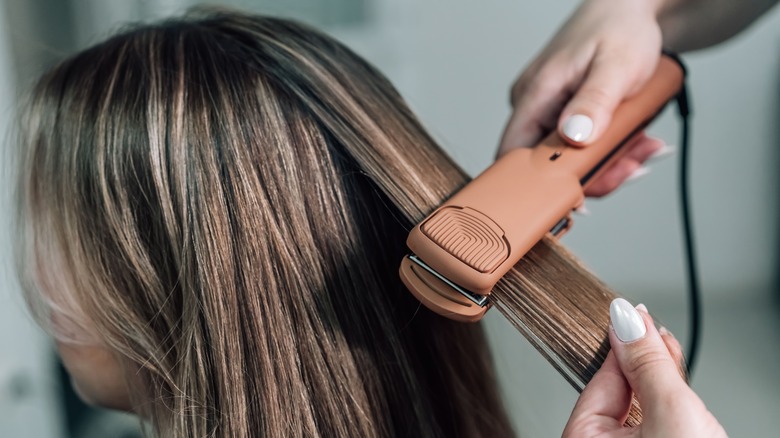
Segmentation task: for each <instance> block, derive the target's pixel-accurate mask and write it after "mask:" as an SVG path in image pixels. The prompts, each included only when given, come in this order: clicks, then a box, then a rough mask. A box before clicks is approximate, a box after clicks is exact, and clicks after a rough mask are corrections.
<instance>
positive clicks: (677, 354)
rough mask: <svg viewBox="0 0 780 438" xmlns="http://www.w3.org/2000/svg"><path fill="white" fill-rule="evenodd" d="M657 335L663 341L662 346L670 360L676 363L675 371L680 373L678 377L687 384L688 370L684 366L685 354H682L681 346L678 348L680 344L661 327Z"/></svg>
mask: <svg viewBox="0 0 780 438" xmlns="http://www.w3.org/2000/svg"><path fill="white" fill-rule="evenodd" d="M658 333H659V334H660V335H661V339H663V341H664V344H665V345H666V349H667V350H669V354H671V355H672V358H673V359H674V361H675V362H676V363H677V371H678V372H679V373H680V376H681V377H682V378H683V379H684V380H685V381H686V382H687V381H688V368H687V367H686V366H685V354H684V353H683V349H682V346H680V343H679V342H678V341H677V339H676V338H675V337H674V335H673V334H672V332H670V331H669V330H667V329H666V327H661V328H660V329H658Z"/></svg>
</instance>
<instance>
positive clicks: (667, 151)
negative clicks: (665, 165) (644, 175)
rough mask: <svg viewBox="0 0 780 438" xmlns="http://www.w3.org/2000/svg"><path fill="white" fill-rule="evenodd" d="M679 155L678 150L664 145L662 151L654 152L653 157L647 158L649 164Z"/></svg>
mask: <svg viewBox="0 0 780 438" xmlns="http://www.w3.org/2000/svg"><path fill="white" fill-rule="evenodd" d="M675 153H677V148H676V147H674V146H671V145H668V144H667V145H664V146H663V147H662V148H661V149H658V150H657V151H655V152H653V155H650V156H649V157H648V158H647V162H648V163H649V162H655V161H660V160H662V159H664V158H666V157H671V156H672V155H674V154H675Z"/></svg>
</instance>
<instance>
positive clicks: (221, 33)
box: [19, 12, 509, 436]
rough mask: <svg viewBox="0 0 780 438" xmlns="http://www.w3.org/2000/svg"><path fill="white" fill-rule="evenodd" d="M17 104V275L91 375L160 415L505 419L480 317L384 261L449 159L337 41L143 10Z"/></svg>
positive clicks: (268, 429)
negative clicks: (143, 22)
mask: <svg viewBox="0 0 780 438" xmlns="http://www.w3.org/2000/svg"><path fill="white" fill-rule="evenodd" d="M23 122H24V125H25V126H24V130H23V141H22V145H23V150H22V157H23V159H22V172H21V177H20V192H19V193H20V195H21V197H20V201H21V204H20V207H21V208H20V212H21V217H20V224H23V229H22V230H21V231H22V232H21V233H20V237H21V238H22V242H21V243H22V244H21V245H20V248H22V249H23V250H24V253H23V257H22V260H23V263H24V269H25V277H26V278H28V279H29V281H28V285H29V287H28V289H29V290H30V295H31V302H32V305H33V307H34V308H36V309H39V310H40V315H42V316H43V318H45V319H44V320H45V321H49V322H50V326H51V328H52V330H53V332H54V334H55V335H56V336H57V337H58V338H59V340H60V343H61V344H62V346H63V348H62V349H63V351H64V356H65V361H66V365H68V363H69V362H70V366H69V369H71V371H72V374H73V377H74V380H76V381H77V386H78V387H79V388H80V390H81V391H82V392H83V393H84V395H85V397H86V398H92V399H93V400H94V401H95V402H97V403H102V404H108V405H110V406H114V407H125V408H132V409H133V410H135V411H137V412H139V413H140V414H142V415H145V416H146V417H148V418H149V419H150V420H151V421H152V423H153V424H154V427H155V428H156V429H157V430H158V431H159V432H160V433H162V434H164V435H165V436H168V435H172V434H176V435H182V436H185V435H186V436H194V435H198V436H205V435H208V434H213V433H217V434H219V435H231V436H234V435H235V436H243V435H250V434H263V433H264V434H273V435H280V434H283V435H307V436H308V435H316V434H318V433H320V434H323V435H326V436H327V435H344V434H351V435H359V436H371V435H448V436H449V435H452V434H453V433H462V434H465V435H473V434H477V433H480V434H485V435H494V434H496V433H499V434H501V433H507V432H508V431H509V426H508V423H507V421H506V418H505V416H504V413H503V410H502V408H501V406H500V402H499V400H498V396H497V395H496V391H495V387H494V382H493V377H492V374H491V373H492V370H491V368H490V366H489V360H488V358H487V353H486V349H485V347H484V345H482V343H484V337H483V336H482V333H481V331H480V329H479V327H478V326H464V325H459V324H455V323H450V322H449V321H445V320H442V319H440V318H438V317H436V316H433V315H431V314H429V313H427V312H425V311H421V312H418V310H419V309H418V307H419V304H418V303H416V302H415V301H414V300H413V299H412V298H411V296H410V295H409V294H408V293H407V292H406V291H405V290H404V289H403V287H402V286H401V285H400V282H399V280H398V277H397V274H396V268H397V263H398V261H399V260H400V257H401V255H402V254H403V251H404V248H403V242H404V238H405V234H406V231H407V230H408V229H409V227H411V225H412V224H413V223H414V221H416V220H419V219H421V218H422V217H423V215H424V214H425V213H427V212H428V211H430V210H431V209H432V208H433V207H434V206H435V205H437V204H438V203H439V202H441V200H442V199H443V198H444V197H446V196H447V195H448V194H450V193H451V192H452V191H453V190H455V189H456V188H457V187H458V186H459V185H460V184H462V183H463V182H465V178H464V176H463V174H462V173H461V172H460V171H459V170H458V169H457V167H456V166H454V165H453V164H452V162H450V161H449V159H448V158H447V157H446V156H445V155H444V154H443V153H442V152H441V151H440V150H439V149H438V148H437V147H436V145H435V144H434V143H433V141H432V140H431V139H430V138H429V137H428V136H427V135H426V134H425V132H424V130H423V129H422V128H421V126H420V125H419V123H418V122H417V121H416V120H415V118H414V117H413V115H412V114H411V113H410V112H409V110H408V109H407V108H406V106H405V105H404V103H403V101H402V100H401V99H400V97H399V96H398V95H397V93H396V92H395V91H394V90H393V88H392V86H391V85H390V84H389V83H388V82H387V81H386V80H385V79H384V78H383V77H382V76H381V75H380V74H379V73H378V72H376V71H375V70H374V69H373V68H372V67H370V66H369V65H368V64H366V63H365V62H364V61H362V60H361V59H360V58H359V57H357V56H356V55H354V54H353V53H352V52H350V51H349V50H347V49H346V48H345V47H343V46H342V45H340V44H338V43H337V42H335V41H333V40H332V39H330V38H328V37H326V36H323V35H322V34H319V33H317V32H315V31H313V30H311V29H309V28H306V27H304V26H300V25H297V24H294V23H291V22H288V21H283V20H277V19H270V18H262V17H254V16H246V15H241V14H237V13H224V12H216V13H209V14H205V15H199V16H195V15H193V16H190V17H186V18H183V19H178V20H172V21H167V22H163V23H160V24H157V25H151V26H142V27H138V28H135V29H132V30H129V31H127V32H124V33H122V34H119V35H117V36H115V37H113V38H111V39H109V40H107V41H106V42H104V43H101V44H99V45H97V46H94V47H92V48H90V49H88V50H86V51H84V52H82V53H80V54H77V55H76V56H74V57H72V58H70V59H68V60H66V61H64V62H63V63H61V64H60V65H58V66H57V67H55V68H54V69H53V70H52V71H51V72H49V73H47V74H46V75H45V76H44V77H43V78H42V79H41V81H40V83H39V85H38V86H37V88H36V90H35V92H34V94H33V96H32V98H31V100H30V103H29V105H28V109H27V111H26V113H25V120H24V121H23ZM90 348H96V349H98V350H97V351H99V355H98V356H97V357H95V358H94V363H95V364H96V365H99V364H101V363H103V364H106V363H112V364H113V365H112V366H113V368H112V369H116V370H119V371H117V372H116V373H114V374H111V373H109V374H111V375H112V376H113V377H107V378H104V380H105V379H108V380H114V381H116V380H117V379H119V377H122V379H121V380H123V381H122V382H121V384H118V385H117V389H116V391H112V392H111V394H108V395H105V394H101V393H100V392H101V391H95V390H93V389H92V388H93V387H95V386H98V387H100V385H99V384H98V385H95V382H94V381H93V380H95V379H96V376H95V375H94V374H90V373H89V372H86V373H84V372H80V371H77V369H79V370H80V369H82V368H84V363H85V362H84V360H85V357H93V356H89V355H88V352H86V350H83V349H90ZM74 349H75V350H74ZM69 354H70V356H72V357H71V358H70V359H69V357H68V356H69ZM112 361H113V362H112ZM91 363H92V362H87V369H88V368H89V366H90V364H91ZM102 368H104V369H108V368H111V367H102ZM98 380H100V379H98ZM128 388H129V389H128ZM123 391H126V392H127V394H126V395H127V396H128V397H126V400H125V399H122V398H121V397H120V398H119V399H112V397H115V396H117V393H119V394H120V395H122V393H123ZM96 392H97V393H96ZM474 406H476V408H475V407H474Z"/></svg>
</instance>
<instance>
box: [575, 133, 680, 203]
mask: <svg viewBox="0 0 780 438" xmlns="http://www.w3.org/2000/svg"><path fill="white" fill-rule="evenodd" d="M626 148H628V150H627V151H626V154H625V155H624V156H623V157H621V158H619V159H618V160H617V161H616V162H615V163H613V164H612V165H610V166H609V167H608V168H607V170H605V171H604V172H603V173H602V174H601V175H599V176H598V177H597V178H596V179H595V180H594V181H593V182H592V183H591V184H590V185H589V186H588V188H587V189H586V190H585V195H586V196H590V197H600V196H604V195H607V194H609V193H612V192H613V191H615V190H616V189H617V188H618V187H620V186H621V185H622V184H623V183H625V182H626V180H628V179H629V178H631V177H632V175H635V174H636V172H637V170H638V169H639V168H641V167H642V164H643V163H644V162H645V161H647V160H649V159H652V158H653V157H655V156H657V155H659V154H660V153H663V154H668V151H669V149H668V147H667V146H665V143H664V142H663V141H662V140H659V139H657V138H654V137H648V136H645V135H644V134H643V135H641V137H639V138H638V139H637V141H635V142H633V143H632V144H630V145H628V146H626Z"/></svg>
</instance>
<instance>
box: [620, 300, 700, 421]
mask: <svg viewBox="0 0 780 438" xmlns="http://www.w3.org/2000/svg"><path fill="white" fill-rule="evenodd" d="M639 309H641V310H637V309H635V308H634V307H633V306H632V305H631V304H630V303H629V302H628V301H626V300H624V299H622V298H617V299H615V300H614V301H612V304H611V305H610V309H609V310H610V319H611V320H612V327H613V330H611V332H610V343H611V345H612V350H613V351H614V353H615V357H616V358H617V361H618V364H619V365H620V369H621V371H622V372H623V375H624V376H625V377H626V380H627V381H628V383H629V385H630V386H631V388H632V389H633V390H634V392H635V393H636V395H637V398H638V399H639V404H640V406H642V412H643V414H644V417H645V418H657V416H658V415H662V414H661V413H662V412H663V411H664V410H665V409H667V408H668V406H669V405H670V404H674V403H673V401H674V400H677V399H679V398H681V397H683V396H687V395H688V393H689V392H690V388H689V387H688V385H687V384H686V383H685V380H683V378H682V376H680V373H679V368H678V366H677V363H676V361H675V359H674V358H673V357H672V354H671V353H670V352H669V349H668V348H667V345H666V343H665V342H664V340H663V338H662V337H661V335H660V334H659V333H658V330H656V328H655V325H654V324H653V320H652V318H651V317H650V315H649V314H648V313H647V311H646V309H645V308H644V306H642V305H640V306H639Z"/></svg>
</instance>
